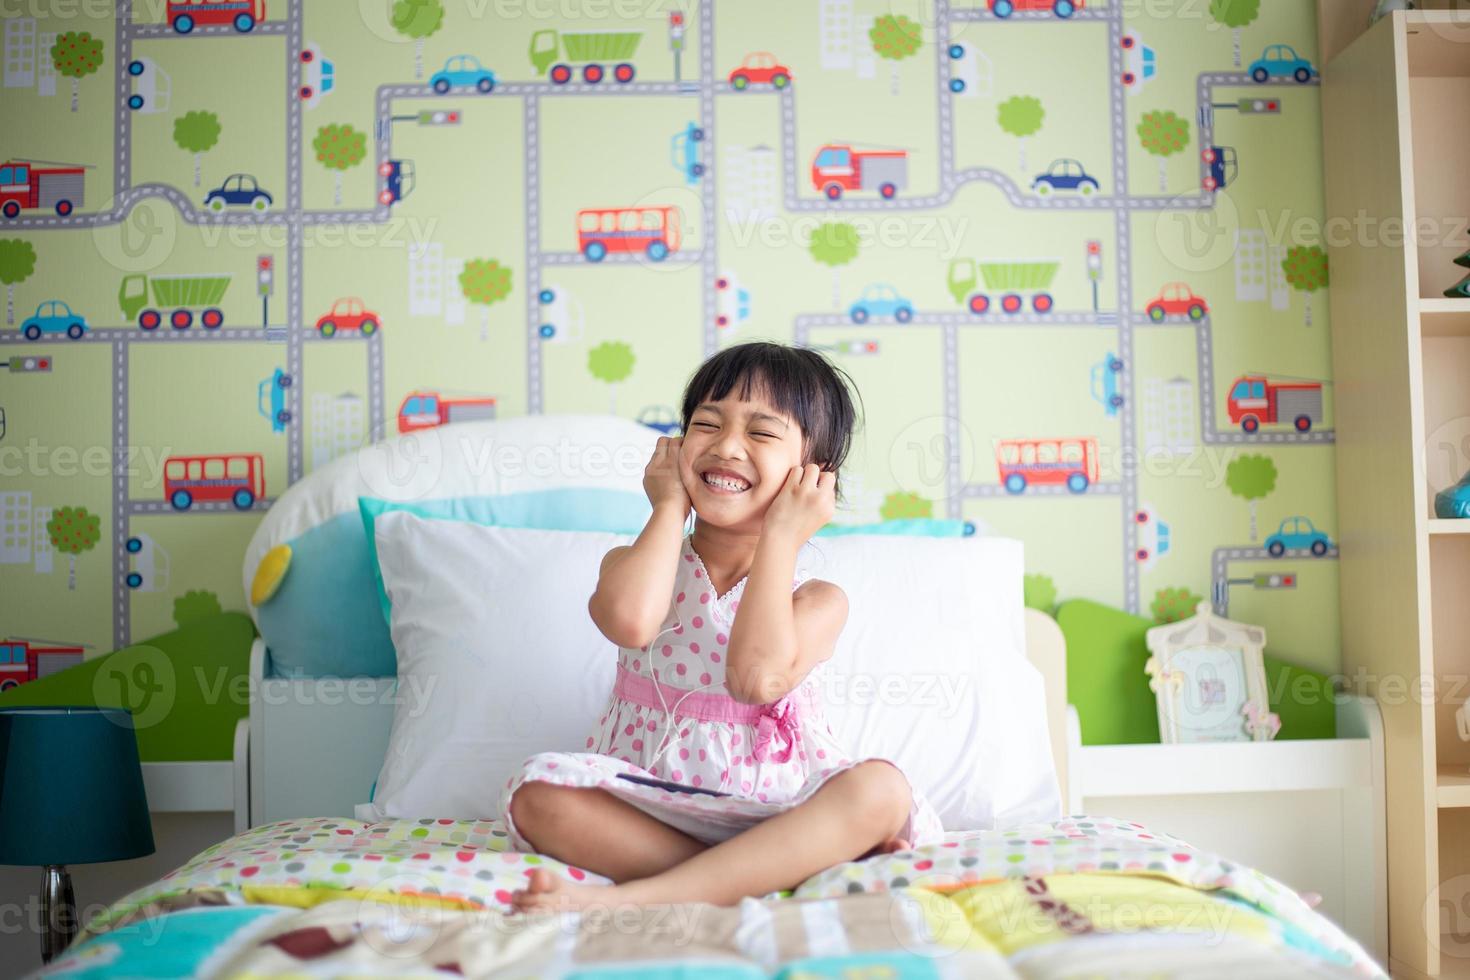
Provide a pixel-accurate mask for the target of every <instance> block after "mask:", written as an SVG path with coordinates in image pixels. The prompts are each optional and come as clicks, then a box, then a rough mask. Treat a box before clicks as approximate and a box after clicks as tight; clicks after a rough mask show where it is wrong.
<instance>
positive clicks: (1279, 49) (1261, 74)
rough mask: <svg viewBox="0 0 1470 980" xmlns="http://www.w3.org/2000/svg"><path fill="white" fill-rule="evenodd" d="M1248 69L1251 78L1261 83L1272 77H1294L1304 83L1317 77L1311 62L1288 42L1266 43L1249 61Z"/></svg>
mask: <svg viewBox="0 0 1470 980" xmlns="http://www.w3.org/2000/svg"><path fill="white" fill-rule="evenodd" d="M1249 71H1250V76H1251V78H1253V79H1254V80H1255V81H1257V82H1262V83H1264V82H1268V81H1270V80H1271V79H1273V78H1295V79H1296V80H1297V81H1298V82H1300V83H1302V84H1303V85H1305V84H1306V83H1307V82H1310V81H1311V80H1312V79H1314V78H1316V77H1317V69H1315V68H1313V67H1312V63H1311V62H1310V61H1308V60H1307V59H1306V58H1303V57H1302V56H1301V55H1299V54H1297V53H1296V48H1293V47H1292V46H1291V45H1289V44H1271V45H1267V47H1266V50H1265V51H1264V52H1262V53H1261V56H1260V57H1259V58H1257V59H1256V60H1255V61H1252V62H1251V64H1250V69H1249Z"/></svg>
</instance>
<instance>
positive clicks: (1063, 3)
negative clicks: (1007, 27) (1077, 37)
mask: <svg viewBox="0 0 1470 980" xmlns="http://www.w3.org/2000/svg"><path fill="white" fill-rule="evenodd" d="M1085 5H1086V0H987V2H986V6H987V7H989V8H990V12H991V13H993V14H995V16H997V17H1009V16H1010V15H1011V14H1013V13H1015V12H1016V11H1018V10H1049V11H1051V12H1052V13H1054V14H1056V15H1057V16H1058V17H1071V16H1072V15H1073V14H1074V13H1076V12H1077V11H1079V10H1081V9H1082V8H1083V7H1084V6H1085Z"/></svg>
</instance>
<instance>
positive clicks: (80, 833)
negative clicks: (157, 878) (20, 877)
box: [0, 707, 153, 963]
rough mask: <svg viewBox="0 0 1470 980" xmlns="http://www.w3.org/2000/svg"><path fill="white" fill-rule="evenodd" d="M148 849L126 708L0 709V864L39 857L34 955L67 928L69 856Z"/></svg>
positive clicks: (83, 859)
mask: <svg viewBox="0 0 1470 980" xmlns="http://www.w3.org/2000/svg"><path fill="white" fill-rule="evenodd" d="M152 853H153V826H152V824H151V823H150V822H149V819H148V798H147V796H146V795H145V794H144V792H143V769H142V767H141V766H140V765H139V764H138V740H137V736H136V735H135V734H134V732H133V716H132V715H131V714H130V713H128V712H127V711H125V710H123V709H121V708H90V707H57V708H29V707H26V708H0V864H22V865H40V866H41V867H42V869H43V873H42V878H41V916H42V918H43V919H44V920H45V921H44V924H43V926H42V931H41V959H42V960H43V961H44V962H47V963H49V962H50V961H51V959H52V957H54V956H56V955H57V954H59V953H60V952H61V951H62V950H64V949H66V947H67V945H68V944H69V943H70V942H71V940H72V938H73V937H74V936H76V934H77V931H78V928H79V926H80V923H78V921H77V910H76V900H75V898H74V897H73V895H72V887H71V876H70V875H69V874H67V871H66V865H68V864H90V863H92V862H94V861H123V860H126V859H128V858H136V857H143V856H144V855H146V854H152Z"/></svg>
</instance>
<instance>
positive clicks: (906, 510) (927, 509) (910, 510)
mask: <svg viewBox="0 0 1470 980" xmlns="http://www.w3.org/2000/svg"><path fill="white" fill-rule="evenodd" d="M878 516H879V517H881V518H883V519H884V520H885V521H898V520H903V519H905V518H913V517H933V516H934V501H932V500H930V499H929V498H927V497H921V496H919V495H918V494H916V493H905V492H903V491H900V490H895V491H894V492H893V493H890V494H889V495H888V496H886V497H884V498H883V503H882V505H881V506H880V507H879V508H878Z"/></svg>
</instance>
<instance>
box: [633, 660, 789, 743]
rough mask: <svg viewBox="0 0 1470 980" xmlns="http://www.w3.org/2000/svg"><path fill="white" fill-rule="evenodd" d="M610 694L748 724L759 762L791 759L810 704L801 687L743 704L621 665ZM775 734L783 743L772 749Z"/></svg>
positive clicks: (679, 713) (698, 716)
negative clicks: (764, 701) (752, 730)
mask: <svg viewBox="0 0 1470 980" xmlns="http://www.w3.org/2000/svg"><path fill="white" fill-rule="evenodd" d="M660 689H662V691H663V692H664V698H663V701H660V700H659V690H660ZM613 693H614V694H615V695H617V696H618V697H620V698H622V699H623V700H625V701H632V702H633V703H634V704H641V705H643V707H645V708H649V709H656V710H659V711H668V712H669V713H670V714H676V715H677V716H678V717H687V718H695V719H698V720H699V721H723V722H729V723H731V724H739V725H752V726H754V727H755V745H754V746H753V747H752V749H751V754H752V755H753V756H755V758H756V760H757V761H760V762H764V761H766V759H768V758H769V759H770V760H771V761H773V762H786V761H788V760H789V759H790V758H791V752H792V749H793V748H794V747H795V745H796V728H797V725H798V724H799V722H800V716H801V715H802V714H803V713H806V712H809V711H810V710H811V708H812V707H813V704H812V702H813V697H812V692H811V691H809V690H807V689H806V688H804V687H801V686H798V687H797V688H796V689H795V690H793V691H791V692H790V693H789V694H786V695H785V696H783V697H781V698H778V699H777V700H775V701H772V702H771V703H769V704H745V703H743V702H740V701H736V700H735V699H734V698H732V697H730V695H728V694H711V693H706V692H704V691H700V690H697V689H690V688H680V687H674V686H672V685H670V684H663V683H658V682H655V681H654V680H653V678H651V677H648V676H646V675H644V674H635V673H633V672H632V671H631V670H629V669H628V668H626V667H624V666H623V665H622V664H619V665H618V675H617V681H616V683H615V684H614V685H613ZM676 706H677V707H676ZM778 737H779V739H780V740H781V742H783V743H784V745H782V747H781V748H780V750H779V751H776V752H773V751H772V750H771V743H772V742H775V741H776V740H777V738H778Z"/></svg>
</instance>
